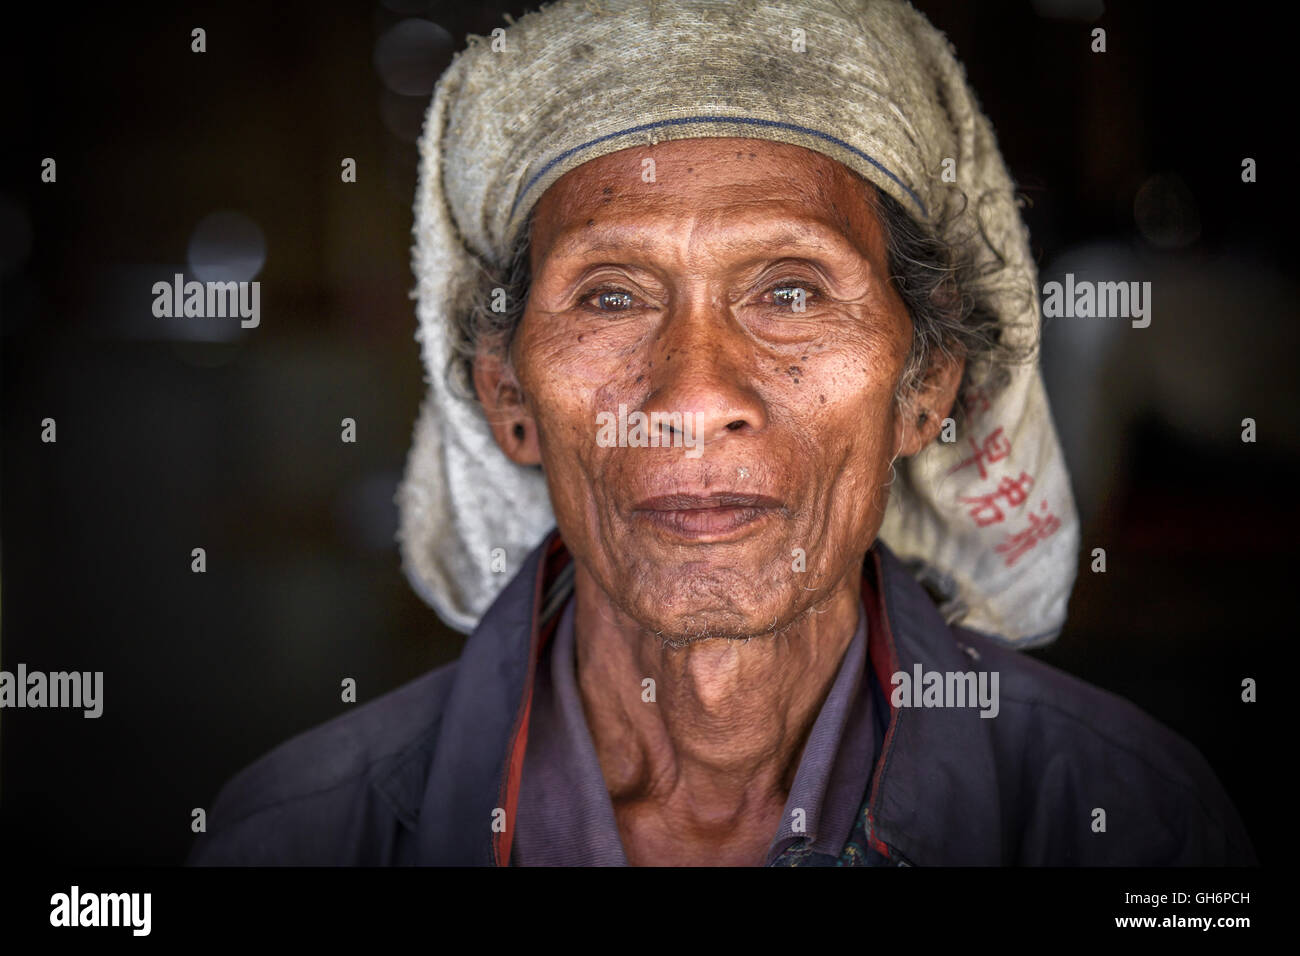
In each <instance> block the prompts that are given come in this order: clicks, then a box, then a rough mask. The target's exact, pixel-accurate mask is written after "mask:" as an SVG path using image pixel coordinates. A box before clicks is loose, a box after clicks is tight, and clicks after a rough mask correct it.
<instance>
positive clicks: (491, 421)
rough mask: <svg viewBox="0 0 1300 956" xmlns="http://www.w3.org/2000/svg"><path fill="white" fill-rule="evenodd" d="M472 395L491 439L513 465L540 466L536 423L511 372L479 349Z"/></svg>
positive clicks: (497, 356)
mask: <svg viewBox="0 0 1300 956" xmlns="http://www.w3.org/2000/svg"><path fill="white" fill-rule="evenodd" d="M474 391H475V392H476V393H477V394H478V400H479V402H480V403H481V404H482V405H483V411H484V413H485V414H486V415H487V421H488V427H489V428H491V429H492V437H493V438H495V439H496V443H497V445H498V446H500V448H501V450H502V451H503V452H505V455H506V457H507V458H509V459H510V460H511V461H513V462H514V463H515V464H516V465H540V464H541V463H542V450H541V444H540V442H539V441H538V437H537V422H536V421H535V420H534V419H533V415H532V413H531V412H530V411H529V410H528V407H527V405H526V404H525V403H524V396H523V391H522V390H521V389H520V387H519V382H518V381H517V380H516V378H515V375H514V372H513V371H511V370H510V369H508V368H507V367H506V364H505V362H504V361H503V360H502V357H501V355H500V354H499V353H497V352H493V351H489V350H486V349H480V350H479V351H478V353H477V354H476V355H475V356H474Z"/></svg>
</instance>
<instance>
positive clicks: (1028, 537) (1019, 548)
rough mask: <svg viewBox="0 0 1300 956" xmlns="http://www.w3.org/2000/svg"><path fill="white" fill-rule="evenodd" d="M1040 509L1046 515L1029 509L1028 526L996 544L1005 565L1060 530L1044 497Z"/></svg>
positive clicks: (1014, 561)
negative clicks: (1045, 513)
mask: <svg viewBox="0 0 1300 956" xmlns="http://www.w3.org/2000/svg"><path fill="white" fill-rule="evenodd" d="M1040 510H1041V511H1045V512H1047V515H1046V517H1043V516H1040V515H1038V514H1036V513H1034V512H1032V511H1031V512H1030V513H1029V527H1028V528H1025V529H1024V530H1023V531H1018V532H1016V533H1015V534H1009V535H1007V537H1006V540H1004V541H1003V542H1002V543H1001V544H1000V545H998V547H997V550H998V553H999V554H1001V555H1003V557H1004V560H1005V562H1006V566H1007V567H1011V566H1012V565H1013V564H1015V563H1016V562H1017V561H1019V560H1020V559H1021V558H1022V557H1023V556H1024V555H1025V553H1026V552H1027V551H1029V550H1031V549H1032V548H1034V547H1036V546H1037V545H1038V542H1040V541H1043V540H1045V539H1047V538H1050V537H1051V536H1052V535H1054V534H1056V532H1057V531H1059V530H1060V528H1061V522H1060V520H1059V519H1058V518H1057V517H1056V515H1054V514H1052V513H1051V512H1050V511H1048V510H1047V501H1046V499H1044V500H1043V503H1042V505H1041V506H1040Z"/></svg>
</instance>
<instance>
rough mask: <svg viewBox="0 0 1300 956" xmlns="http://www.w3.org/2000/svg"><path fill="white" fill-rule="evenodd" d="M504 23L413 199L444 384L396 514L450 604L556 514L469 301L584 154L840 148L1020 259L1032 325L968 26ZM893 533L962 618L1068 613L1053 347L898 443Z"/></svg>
mask: <svg viewBox="0 0 1300 956" xmlns="http://www.w3.org/2000/svg"><path fill="white" fill-rule="evenodd" d="M494 33H495V35H494V36H493V37H491V38H488V37H477V36H471V37H470V38H469V46H468V48H467V49H465V50H463V51H461V52H460V53H459V54H457V56H456V58H455V59H454V60H453V62H452V64H451V66H450V67H449V68H448V69H447V71H446V72H445V73H444V74H443V76H442V77H441V79H440V80H439V82H438V85H437V88H436V90H435V91H434V96H433V101H432V104H431V106H430V108H429V112H428V115H427V118H426V121H425V127H424V132H423V135H422V137H421V140H420V154H421V166H420V180H419V186H418V189H417V194H416V199H415V227H414V233H415V248H414V263H413V264H414V269H415V274H416V278H417V287H416V291H415V293H413V295H414V297H416V298H417V299H418V308H417V311H418V316H419V329H418V332H417V334H416V337H417V339H418V340H419V341H420V343H421V347H422V353H423V359H424V364H425V369H426V377H427V383H428V387H429V390H428V394H427V396H426V399H425V401H424V403H423V406H422V408H421V410H420V415H419V419H418V421H417V423H416V426H415V433H414V441H413V445H412V448H411V451H410V455H409V458H408V461H407V467H406V474H405V477H404V479H403V482H402V485H401V487H400V488H399V491H398V494H397V499H396V500H397V503H398V506H399V509H400V512H401V514H400V527H399V531H398V538H399V541H400V546H401V553H402V562H403V568H404V570H405V573H406V575H407V577H408V579H409V580H410V582H411V584H412V585H413V586H414V587H415V589H416V590H417V591H418V592H419V593H420V595H421V596H422V597H423V598H424V599H425V600H426V601H427V602H428V603H430V604H431V605H432V606H433V607H434V608H435V609H436V610H437V612H438V613H439V615H440V616H441V617H442V618H443V620H445V621H446V622H447V623H448V624H449V625H451V626H452V627H454V628H456V629H458V630H461V631H466V632H467V631H469V630H472V629H473V627H474V625H475V624H476V623H477V621H478V619H479V618H480V617H481V616H482V614H483V613H484V612H485V611H486V610H487V608H488V606H489V605H490V604H491V602H492V600H493V599H494V598H495V597H496V595H497V594H498V593H499V592H500V591H501V589H502V588H503V587H504V586H505V584H506V582H507V581H508V580H509V578H510V577H511V576H513V574H514V573H515V572H516V571H517V570H518V569H519V567H520V565H521V564H522V562H523V560H524V559H525V558H526V557H527V555H528V554H529V552H531V551H532V550H533V549H534V548H535V547H536V546H537V545H538V544H539V543H540V541H541V540H542V538H543V537H544V536H545V534H546V533H547V532H548V531H549V530H550V528H551V527H553V525H554V516H553V513H552V511H551V506H550V501H549V498H548V495H547V489H546V483H545V479H544V477H543V476H542V474H541V473H540V472H539V471H538V470H537V469H528V468H521V467H519V466H516V465H514V464H513V463H511V462H510V461H509V460H508V459H507V458H506V457H505V455H504V454H503V453H502V452H501V451H500V449H499V448H498V447H497V445H496V443H495V441H494V440H493V438H492V435H491V433H490V432H489V430H488V426H487V422H486V419H485V417H484V415H483V412H482V410H481V409H480V407H479V406H478V404H477V403H476V402H474V401H472V400H469V399H466V398H464V397H462V396H461V395H460V394H459V393H458V390H456V389H454V388H452V387H451V386H450V384H449V382H448V381H447V374H446V373H447V368H448V362H449V358H450V357H451V356H452V355H453V354H454V346H455V342H454V336H455V335H456V331H455V329H456V323H455V322H454V321H453V317H454V316H455V315H456V314H457V312H456V311H455V310H459V309H468V308H470V307H471V305H472V299H473V296H474V293H475V290H476V288H477V284H478V281H479V276H480V275H481V268H480V267H479V266H478V265H477V264H476V262H475V259H476V258H477V259H478V260H480V261H481V262H484V263H486V264H489V265H492V266H494V267H500V266H501V265H502V264H503V263H504V261H505V260H506V258H507V256H508V252H509V250H510V249H511V248H512V246H513V243H514V241H515V239H516V238H517V236H518V234H519V231H520V228H521V226H522V225H523V224H524V222H525V219H526V217H527V214H528V212H529V211H530V210H531V208H532V207H533V206H534V205H535V204H536V202H537V200H538V198H539V197H540V196H541V195H542V194H543V193H544V192H545V191H546V189H547V187H549V186H550V185H551V184H552V183H554V182H555V181H556V180H557V179H558V178H559V177H560V176H562V175H564V174H565V173H566V172H568V171H569V170H571V169H573V168H575V167H577V166H579V165H581V164H583V163H586V162H588V161H590V160H593V159H596V158H597V157H600V156H603V155H606V154H608V153H612V152H615V151H617V150H622V149H626V148H629V147H633V146H638V145H648V144H654V143H657V142H661V141H665V140H671V139H684V138H692V137H748V138H755V139H765V140H775V141H777V142H782V143H792V144H794V145H797V146H803V147H806V148H807V149H811V150H815V151H817V152H819V153H823V154H825V155H826V156H829V157H831V158H832V159H835V160H838V161H839V162H841V163H843V164H844V165H846V166H848V167H849V168H851V169H853V170H855V171H857V172H858V173H860V174H861V175H862V176H863V177H865V178H866V179H867V180H868V181H869V182H871V183H872V184H873V185H875V186H876V187H877V188H878V189H880V190H882V191H884V192H885V193H887V194H888V195H890V196H892V197H893V198H894V199H895V200H897V201H898V202H899V203H901V204H902V205H903V207H904V209H906V210H907V211H908V212H909V213H910V214H911V215H912V216H913V217H914V218H915V219H916V220H917V221H918V222H922V223H925V222H932V221H933V222H946V223H947V224H948V225H947V227H945V228H948V233H947V234H945V235H944V236H941V238H950V239H951V240H952V241H954V242H961V243H971V244H972V253H973V254H974V256H975V257H976V260H977V263H978V264H979V265H983V266H991V267H993V268H996V267H997V265H999V264H1001V265H1002V268H1001V270H1000V272H999V275H1000V277H1001V278H1002V279H1004V280H1007V281H1003V282H1001V283H999V288H1000V289H1002V290H1003V291H992V292H988V293H985V294H986V295H987V296H988V300H987V301H985V302H984V303H983V305H984V306H985V307H986V308H987V309H989V310H990V311H991V312H992V314H994V315H995V316H996V317H997V319H998V322H999V325H1000V329H1001V332H1002V335H1003V338H1004V341H1006V342H1008V343H1009V344H1011V345H1013V346H1021V347H1026V348H1029V349H1032V348H1035V347H1036V342H1037V337H1038V329H1039V321H1040V319H1039V307H1038V296H1037V291H1036V290H1037V276H1036V272H1035V269H1034V264H1033V261H1032V259H1031V257H1030V253H1029V245H1028V235H1027V230H1026V229H1025V227H1024V224H1023V223H1022V221H1021V218H1020V213H1019V205H1018V202H1017V200H1016V197H1015V193H1014V187H1013V184H1012V181H1011V179H1010V177H1009V175H1008V173H1007V170H1006V167H1005V165H1004V163H1003V161H1002V157H1001V155H1000V154H999V152H998V149H997V144H996V141H995V138H994V134H993V129H992V126H991V125H990V123H989V121H988V119H987V118H986V117H985V116H984V115H983V113H982V112H981V111H980V109H979V106H978V104H977V102H976V99H975V96H974V94H973V93H972V91H971V90H970V88H969V86H968V85H967V82H966V78H965V73H964V70H963V68H962V67H961V65H960V64H959V63H958V62H957V60H956V57H955V54H954V51H953V49H952V47H951V45H950V44H949V43H948V42H947V40H946V39H945V38H944V36H943V35H942V34H941V33H939V32H938V31H937V30H935V29H934V27H932V26H931V25H930V24H929V22H928V21H927V20H926V19H925V18H924V17H923V16H922V15H921V14H920V13H918V12H917V11H915V10H913V9H912V8H911V7H910V6H908V5H907V4H905V3H902V2H895V0H799V2H796V3H788V4H766V3H755V2H745V0H742V2H736V0H673V2H666V0H653V2H646V0H640V2H636V0H589V2H576V0H574V2H558V3H554V4H550V5H548V6H544V7H542V8H541V9H540V10H538V11H536V12H532V13H529V14H527V15H526V16H524V17H523V18H521V19H520V20H519V21H518V22H514V23H512V24H511V25H510V27H509V28H508V29H504V30H503V31H500V32H496V31H494ZM945 170H947V171H949V172H952V173H955V175H956V182H955V185H956V186H957V187H960V189H961V191H962V192H964V194H965V196H966V197H967V198H969V201H968V202H963V204H962V205H961V207H960V209H959V212H958V214H957V215H955V216H945V217H940V215H939V214H940V213H941V212H944V211H948V210H952V209H953V208H954V205H953V204H954V203H955V202H956V200H957V198H958V197H957V195H956V190H955V189H954V188H953V186H954V184H953V183H950V182H945V181H944V175H943V174H944V172H945ZM971 237H982V238H981V240H980V241H978V242H975V241H973V240H972V238H971ZM1011 287H1016V288H1018V289H1019V290H1020V294H1011V293H1009V292H1007V291H1005V290H1007V289H1008V288H1011ZM1025 290H1029V293H1028V294H1025ZM1026 479H1028V480H1026ZM880 534H881V537H882V538H883V539H884V541H885V542H886V543H887V544H888V545H889V546H890V547H891V548H892V549H893V550H894V551H895V552H896V553H897V554H898V555H899V556H900V557H901V558H903V559H904V560H910V562H911V564H912V566H913V567H914V568H915V570H916V572H917V574H918V577H920V578H921V579H922V580H923V581H925V582H926V583H928V584H929V585H931V589H932V591H934V590H937V591H939V592H940V594H939V599H940V606H941V610H943V611H944V613H945V617H947V618H948V619H949V620H950V621H960V622H961V623H962V624H963V625H964V626H966V627H970V628H972V629H975V630H978V631H982V632H984V633H986V634H989V635H991V636H993V637H995V638H998V639H1001V640H1003V641H1005V642H1007V643H1010V644H1012V645H1016V646H1022V647H1024V646H1033V645H1037V644H1043V643H1046V642H1048V641H1050V640H1051V639H1052V638H1054V637H1055V636H1056V634H1057V633H1058V632H1059V630H1060V628H1061V626H1062V624H1063V623H1064V620H1065V612H1066V604H1067V601H1068V599H1069V595H1070V590H1071V588H1072V586H1073V583H1074V576H1075V568H1076V560H1077V549H1078V519H1077V517H1076V513H1075V508H1074V499H1073V497H1072V495H1071V492H1070V484H1069V477H1068V475H1067V473H1066V469H1065V462H1064V459H1063V457H1062V455H1061V450H1060V446H1059V443H1058V441H1057V437H1056V432H1055V429H1054V428H1053V425H1052V421H1051V417H1050V414H1049V411H1048V406H1047V399H1046V394H1045V392H1044V389H1043V383H1042V378H1041V375H1040V373H1039V371H1038V367H1037V363H1036V362H1026V363H1022V364H1020V365H1017V366H1014V367H1012V369H1011V372H1010V376H1009V379H1008V380H1007V381H1006V382H1005V384H1004V385H1003V386H1002V387H1000V388H999V389H997V390H996V391H995V392H992V393H990V394H985V395H983V396H982V398H981V400H980V402H979V405H978V407H976V408H973V409H971V410H970V416H969V418H968V426H967V428H966V430H965V434H964V435H963V436H962V439H961V440H960V441H957V442H951V443H945V442H943V441H935V442H934V443H932V444H931V445H930V446H929V447H928V448H926V449H925V450H923V451H922V452H921V453H920V454H918V455H916V456H914V457H913V458H911V459H908V460H905V461H901V462H899V463H898V477H897V479H896V480H895V482H894V484H893V487H892V488H891V496H890V503H889V506H888V509H887V513H886V517H885V520H884V524H883V527H882V529H881V532H880ZM497 549H500V551H497ZM494 552H496V555H497V562H498V567H497V568H496V570H495V571H494V567H493V564H494V561H493V554H494ZM501 552H504V556H505V561H504V571H505V573H502V569H501V567H500V566H499V563H500V558H501Z"/></svg>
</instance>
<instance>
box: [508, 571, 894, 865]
mask: <svg viewBox="0 0 1300 956" xmlns="http://www.w3.org/2000/svg"><path fill="white" fill-rule="evenodd" d="M573 616H574V599H573V598H572V597H570V598H569V601H568V603H567V604H566V605H565V608H564V612H563V615H562V616H561V618H560V623H559V626H558V627H557V629H556V632H555V637H554V639H553V640H552V641H551V642H550V645H549V647H548V648H547V649H546V650H545V651H544V652H543V654H542V659H541V661H539V663H538V670H537V678H536V683H535V686H534V688H533V704H532V713H531V715H530V717H529V730H528V744H527V750H526V751H525V753H524V771H523V779H522V781H521V784H520V791H519V807H518V812H517V815H516V830H515V838H514V849H513V852H512V854H511V863H512V864H513V865H515V866H627V857H626V856H625V855H624V853H623V842H622V840H621V838H620V837H619V833H618V823H617V821H616V819H615V817H614V806H613V804H612V803H611V802H610V799H609V792H608V791H607V790H606V789H605V778H604V776H603V775H602V773H601V769H600V761H599V759H598V758H597V756H596V747H595V744H594V743H593V742H592V739H591V732H590V730H589V729H588V728H587V719H586V716H585V713H584V711H583V706H582V697H581V695H580V693H579V690H578V676H577V667H576V662H575V657H574V629H573ZM866 663H867V620H866V615H865V614H863V613H862V610H861V609H860V608H859V610H858V629H857V631H856V633H854V635H853V639H852V641H850V643H849V646H848V648H847V649H846V650H845V652H844V657H843V659H842V660H841V661H840V667H839V671H838V672H837V673H836V676H835V680H834V682H833V683H832V684H831V689H830V693H829V694H827V696H826V701H825V703H823V704H822V708H821V711H820V712H819V713H818V714H817V719H816V721H815V722H814V723H813V726H812V731H811V733H810V734H809V735H808V741H807V743H806V744H805V745H804V750H803V754H802V756H801V757H800V760H799V769H798V770H797V771H796V772H795V778H794V784H793V786H792V787H791V788H790V795H789V797H788V799H787V800H786V803H785V813H784V815H783V817H782V823H781V827H780V829H779V830H777V832H776V833H775V834H773V836H772V842H771V845H770V846H769V847H768V851H767V859H766V863H768V864H770V863H771V862H772V861H773V860H775V859H776V858H777V857H778V856H779V855H780V854H781V853H782V851H784V850H785V849H786V848H788V847H789V846H791V845H792V844H794V843H797V842H800V841H806V842H807V844H808V845H809V846H810V848H811V849H812V850H813V851H814V852H817V853H826V854H830V855H832V856H838V855H839V854H840V851H841V850H842V849H843V847H844V844H845V843H846V842H847V841H848V838H849V833H850V831H851V830H852V828H853V822H854V817H855V815H856V814H857V811H858V809H859V808H860V807H861V805H862V801H863V798H864V797H865V795H866V790H867V784H868V783H869V781H870V777H871V766H872V758H873V750H874V737H873V730H874V728H873V727H872V713H871V711H872V708H871V699H870V682H869V681H868V680H867V677H866ZM796 827H800V828H801V832H795V828H796Z"/></svg>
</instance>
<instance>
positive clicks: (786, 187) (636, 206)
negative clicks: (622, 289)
mask: <svg viewBox="0 0 1300 956" xmlns="http://www.w3.org/2000/svg"><path fill="white" fill-rule="evenodd" d="M877 203H878V199H877V194H876V191H875V189H874V187H873V186H872V185H871V184H870V183H868V182H867V181H866V180H865V179H864V178H863V177H862V176H861V175H860V174H858V173H857V172H855V171H854V170H852V169H850V168H849V167H847V166H845V165H843V164H842V163H839V162H837V161H836V160H833V159H831V158H829V157H827V156H825V155H823V154H821V153H817V152H815V151H813V150H809V149H806V148H804V147H801V146H792V145H789V144H785V143H776V142H772V141H769V140H758V139H744V138H720V137H705V138H698V139H682V140H674V141H670V142H667V143H660V144H658V145H656V146H653V147H632V148H629V149H623V150H619V151H617V152H614V153H609V154H606V155H604V156H602V157H599V158H597V159H593V160H590V161H589V162H586V163H583V164H582V165H580V166H577V167H575V168H573V169H571V170H569V171H568V172H567V173H565V174H564V175H563V176H561V177H560V178H559V179H558V180H556V181H555V182H554V183H553V184H552V185H551V186H550V187H549V188H548V189H547V190H546V192H545V193H544V194H543V195H542V196H540V197H539V198H538V201H537V203H536V205H535V206H534V207H533V209H532V212H531V214H530V216H529V217H528V219H527V226H528V228H529V231H530V244H531V245H532V248H533V250H534V252H536V251H537V250H538V249H539V248H540V249H543V250H548V251H555V252H559V253H563V252H564V251H565V249H566V248H567V246H569V245H572V244H573V243H574V242H576V241H578V240H579V239H580V240H581V241H582V243H583V244H584V245H586V246H588V247H590V246H591V245H592V244H593V242H594V241H595V240H593V238H592V237H591V236H590V235H589V234H590V233H593V232H594V233H598V234H608V235H611V236H612V235H614V234H617V235H618V239H619V241H620V242H623V243H632V244H635V242H636V240H637V238H638V237H644V241H645V242H647V243H648V242H650V241H652V239H653V238H655V237H654V233H655V232H656V231H658V232H660V233H662V232H673V231H682V230H688V231H691V232H692V233H694V232H695V231H697V230H701V231H704V230H707V231H708V232H709V233H710V234H712V235H715V236H717V238H718V242H719V243H720V244H721V245H722V246H727V245H729V244H736V243H744V242H746V241H750V240H751V239H752V240H755V241H767V242H769V243H771V244H773V245H781V244H794V243H795V240H802V241H804V242H806V243H807V244H810V245H811V244H816V243H817V242H821V243H822V244H826V245H833V244H836V243H837V242H847V243H850V244H852V245H853V246H855V247H858V248H860V249H864V251H865V247H874V246H875V245H876V244H877V241H878V239H879V235H880V227H879V223H878V220H877V217H876V214H875V211H876V209H877Z"/></svg>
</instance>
